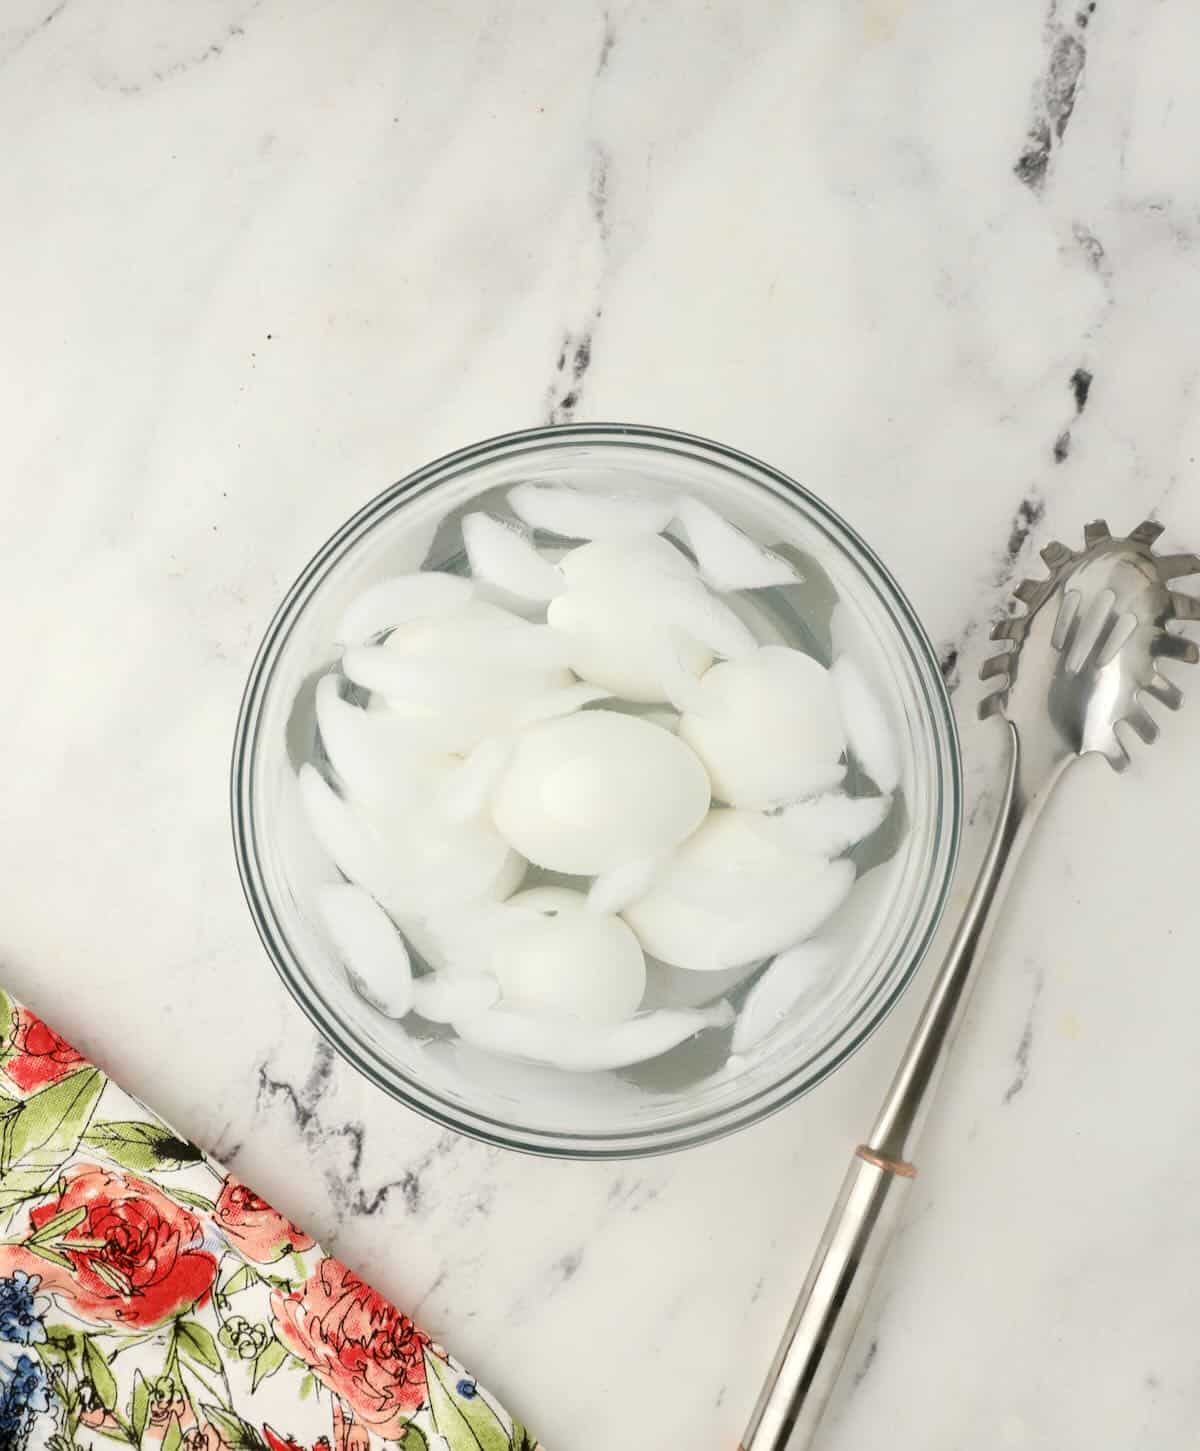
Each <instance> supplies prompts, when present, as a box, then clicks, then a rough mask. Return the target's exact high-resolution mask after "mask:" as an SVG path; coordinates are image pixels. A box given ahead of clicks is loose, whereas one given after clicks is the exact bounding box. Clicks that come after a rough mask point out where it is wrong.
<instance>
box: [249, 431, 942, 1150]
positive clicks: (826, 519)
mask: <svg viewBox="0 0 1200 1451" xmlns="http://www.w3.org/2000/svg"><path fill="white" fill-rule="evenodd" d="M622 441H624V442H634V443H638V442H640V443H641V444H642V445H646V446H663V445H666V446H668V447H670V448H671V449H672V450H673V451H683V452H685V453H687V454H688V455H689V456H690V457H696V456H697V455H698V454H699V455H701V456H702V455H715V456H716V457H715V459H714V458H711V457H710V458H709V459H708V460H707V461H709V462H716V463H718V464H719V463H721V462H725V463H726V464H730V465H735V466H737V467H738V468H739V469H742V470H751V471H753V472H756V473H759V474H762V475H765V476H766V477H767V478H768V479H769V480H771V481H772V482H773V483H774V484H776V485H777V486H779V487H780V488H781V490H782V491H783V493H784V494H785V495H787V494H790V495H792V496H796V497H798V500H799V502H800V503H801V504H802V506H803V507H804V508H805V509H807V510H808V511H809V513H810V514H811V515H813V516H815V518H816V522H818V523H819V524H820V525H821V526H822V527H823V528H824V529H825V531H826V532H827V534H829V535H830V537H831V540H832V542H833V543H834V544H836V545H837V546H838V547H839V548H840V549H842V551H843V552H844V553H845V554H847V556H848V558H849V562H850V563H851V564H853V565H854V566H855V567H856V568H858V569H859V570H860V572H862V573H864V574H865V575H866V576H867V582H868V583H870V584H871V585H872V587H874V588H875V589H876V591H877V593H881V594H882V595H883V596H884V597H885V600H886V602H887V604H888V605H890V607H891V610H892V613H893V615H894V616H896V617H897V618H898V621H899V622H901V623H902V626H903V628H899V627H898V633H900V635H901V637H902V638H905V636H907V638H906V643H907V645H908V647H909V650H910V653H911V654H912V656H913V657H914V661H915V663H916V664H917V665H918V667H919V668H918V675H919V678H920V680H921V683H922V684H923V686H924V687H925V691H926V695H927V704H928V707H929V708H930V713H931V715H932V716H934V717H935V719H937V720H939V721H940V725H941V727H942V729H941V730H940V731H938V732H937V733H936V734H937V741H936V742H935V744H936V746H937V752H938V756H939V765H940V766H941V769H940V770H938V771H935V773H934V774H935V776H936V795H937V801H936V805H937V820H938V825H937V834H936V838H935V841H936V844H937V853H938V858H939V860H940V862H941V863H942V870H941V874H940V877H941V879H940V881H939V882H938V884H937V886H936V890H935V893H934V895H933V897H932V899H931V900H930V902H929V903H928V908H927V913H926V920H925V922H924V925H923V926H921V924H920V923H919V922H918V923H917V924H916V926H917V927H920V930H919V931H918V932H917V935H916V939H915V940H914V941H908V940H905V941H903V942H902V943H901V944H900V945H899V946H898V947H896V948H895V949H894V951H893V953H892V956H893V959H894V960H895V959H903V960H902V961H901V962H900V965H899V966H896V965H893V966H892V967H891V968H890V970H889V971H888V972H887V973H885V975H884V976H883V980H882V981H881V982H880V983H879V984H878V985H877V987H876V988H875V989H874V991H873V993H872V994H871V995H870V997H868V999H867V1000H866V1002H865V1003H864V1005H863V1008H862V1010H861V1011H860V1013H859V1014H858V1015H856V1017H855V1018H853V1019H851V1020H850V1022H849V1023H848V1024H847V1025H846V1027H845V1028H843V1029H842V1032H841V1037H840V1039H839V1038H835V1039H834V1040H833V1042H832V1044H831V1045H827V1048H826V1049H825V1050H822V1053H821V1054H820V1055H819V1056H818V1058H817V1060H816V1066H815V1067H813V1066H812V1064H811V1063H808V1064H801V1065H799V1066H798V1067H797V1068H793V1069H792V1070H790V1071H789V1072H788V1073H786V1074H784V1075H782V1076H781V1077H779V1078H777V1079H774V1080H772V1081H771V1082H770V1083H769V1084H768V1086H766V1087H764V1088H761V1089H758V1090H756V1091H755V1092H754V1093H753V1094H750V1095H748V1096H747V1097H745V1098H744V1099H739V1100H738V1101H737V1102H736V1103H735V1104H733V1105H730V1106H726V1107H723V1108H720V1109H717V1110H714V1111H710V1112H709V1113H707V1114H704V1113H700V1114H698V1115H696V1116H694V1117H690V1118H685V1119H684V1120H682V1121H681V1122H679V1123H676V1124H673V1125H670V1126H665V1127H664V1126H663V1125H661V1124H660V1125H653V1126H650V1127H647V1128H646V1129H633V1130H625V1131H618V1132H615V1133H604V1132H596V1131H587V1132H582V1133H572V1132H567V1131H562V1130H545V1129H529V1128H527V1127H524V1126H520V1127H518V1126H514V1125H513V1124H511V1123H507V1122H505V1121H503V1120H501V1119H497V1118H494V1117H492V1116H490V1115H488V1114H487V1113H484V1112H480V1111H478V1110H475V1109H472V1108H465V1107H460V1106H458V1105H454V1104H450V1103H448V1102H447V1101H446V1100H444V1099H442V1098H441V1097H440V1096H439V1095H438V1094H437V1093H435V1092H432V1091H430V1090H426V1089H424V1088H423V1086H421V1085H419V1084H415V1083H413V1082H412V1080H411V1079H410V1078H409V1077H408V1076H407V1075H405V1074H399V1073H398V1071H396V1070H393V1073H392V1074H389V1073H386V1072H384V1071H383V1070H382V1068H381V1064H380V1063H379V1062H376V1061H375V1060H376V1059H377V1058H379V1057H380V1055H378V1054H376V1053H374V1051H373V1050H372V1049H370V1048H368V1047H367V1045H365V1044H363V1043H362V1041H361V1040H360V1039H359V1038H358V1037H357V1036H356V1035H355V1034H353V1033H352V1032H351V1031H349V1030H348V1029H347V1028H346V1025H345V1024H344V1023H343V1022H342V1021H341V1019H340V1018H338V1016H337V1015H336V1014H335V1013H333V1012H332V1011H330V1010H328V1008H327V1006H326V1005H325V1004H324V1003H323V1001H322V1000H321V999H320V998H319V997H318V996H317V995H316V994H315V993H313V992H312V991H310V990H307V989H306V983H307V981H308V979H307V977H306V974H305V972H304V970H303V966H302V964H301V963H300V962H299V961H298V959H297V957H296V955H295V954H293V952H292V951H291V946H290V943H289V942H288V939H287V936H286V933H284V932H283V930H282V925H281V924H279V922H278V919H277V917H276V914H275V909H274V905H273V903H272V901H271V899H270V895H269V893H268V891H267V888H266V886H265V884H264V881H263V878H262V873H261V870H260V867H259V859H258V853H257V847H256V843H255V833H254V817H253V812H252V806H251V803H252V800H253V789H254V768H255V762H256V756H257V752H256V749H255V748H256V744H257V740H258V727H259V723H260V717H261V714H262V709H263V706H264V702H265V700H266V698H267V693H268V690H269V687H270V684H271V679H272V676H273V673H274V669H275V667H276V665H277V663H278V657H279V653H280V650H281V648H282V645H283V643H284V642H285V641H286V639H287V637H288V635H289V634H290V631H291V628H292V626H293V624H294V623H295V621H296V620H297V619H298V618H299V616H300V614H301V613H302V611H303V609H304V608H305V606H306V605H307V603H308V602H309V600H310V599H311V598H312V596H313V595H314V593H315V592H316V590H317V588H318V587H319V585H320V583H321V581H322V579H323V577H324V576H325V574H327V573H328V571H329V570H330V569H331V568H332V567H333V565H334V564H335V563H336V562H337V561H338V560H340V559H341V558H342V557H343V556H344V555H345V553H346V552H347V551H348V550H349V549H350V548H352V547H353V545H354V544H355V543H356V542H357V541H358V540H359V539H360V538H362V537H363V536H365V535H366V534H368V533H369V532H370V531H371V529H372V528H373V527H374V526H375V524H376V523H377V522H378V521H379V520H380V519H382V518H386V517H389V516H390V515H391V513H392V511H393V509H395V508H396V507H399V506H400V505H401V504H402V503H403V501H404V500H405V498H406V497H407V496H409V495H410V494H413V493H414V492H416V491H417V490H418V489H420V488H421V486H422V485H430V486H432V484H434V483H437V482H441V481H442V480H443V479H444V478H453V477H456V476H458V475H460V474H462V473H463V472H464V471H465V470H467V469H469V468H470V467H471V465H473V464H479V463H482V462H484V461H491V460H492V459H495V458H498V457H505V456H509V455H513V454H519V453H521V452H526V451H531V452H540V451H544V450H547V449H550V448H554V447H557V446H562V445H569V444H575V445H578V444H579V443H581V442H594V443H597V444H604V443H613V442H622ZM847 546H848V547H847ZM854 551H858V554H859V555H860V556H861V557H859V558H855V555H854ZM864 565H865V566H866V567H865V568H864ZM872 571H873V572H874V576H875V577H874V578H871V577H870V576H871V573H872ZM920 667H924V668H920ZM962 802H963V784H962V759H961V746H960V740H959V734H958V727H957V722H956V720H955V715H954V710H953V707H952V706H951V703H950V697H949V693H948V691H947V689H946V684H945V680H944V678H943V676H942V672H941V667H940V665H939V663H938V657H937V653H936V651H935V649H934V647H933V644H932V642H931V640H930V639H929V636H928V634H927V632H926V630H925V628H924V626H923V625H922V623H921V621H920V619H919V617H918V615H917V613H916V611H915V609H914V608H913V606H912V604H911V602H910V601H909V599H908V596H907V595H906V594H905V592H904V590H903V589H902V588H901V587H900V585H899V583H898V581H897V580H896V578H895V577H894V575H893V574H892V573H891V571H890V570H889V569H888V568H887V566H886V565H885V564H884V563H883V561H882V560H881V559H880V558H879V556H878V554H876V552H875V550H874V549H872V547H871V546H870V545H869V544H868V543H867V542H866V540H865V539H863V537H862V536H861V535H860V534H859V533H858V531H857V530H856V529H855V528H854V527H853V526H852V525H851V524H849V523H848V522H847V521H846V520H845V519H843V518H842V517H841V515H840V514H838V513H837V511H836V510H835V509H833V508H832V507H831V506H830V505H829V504H827V503H826V502H825V501H824V500H823V499H821V498H820V497H819V496H818V495H816V494H814V493H812V492H811V491H810V490H809V489H807V488H805V487H804V486H803V485H802V484H799V483H797V481H796V480H795V479H793V478H791V477H790V476H789V475H787V474H785V473H783V472H782V471H781V470H779V469H776V468H774V467H773V466H772V465H770V464H768V463H765V462H763V461H762V460H761V459H758V458H756V457H754V456H753V455H751V454H747V453H744V452H742V451H741V450H739V449H735V448H731V447H729V446H728V445H726V444H722V443H718V442H715V441H714V440H712V439H708V438H705V437H702V436H701V435H698V434H692V433H686V432H681V431H679V430H675V429H671V428H664V427H658V426H655V425H650V424H633V423H568V424H548V425H544V426H539V427H535V428H527V429H519V430H515V431H513V432H510V433H504V434H498V435H496V436H494V437H492V438H488V439H484V440H481V441H480V442H477V443H473V444H468V445H467V446H465V447H464V448H460V449H456V450H454V451H452V452H450V453H447V454H443V455H441V456H440V457H439V458H436V459H433V460H432V461H431V462H429V463H427V464H425V465H423V466H422V467H420V468H418V469H415V470H414V471H412V472H411V473H409V474H406V475H405V476H404V477H403V478H401V479H399V480H398V481H397V482H395V483H393V484H391V485H390V486H389V487H387V488H385V489H383V490H382V491H381V492H380V493H379V494H377V495H375V496H374V497H373V498H371V499H369V500H368V501H367V502H366V503H365V504H363V505H362V506H361V507H360V508H359V509H357V510H355V512H354V513H353V514H352V515H351V516H350V517H349V518H348V519H347V520H346V521H345V522H344V523H343V524H342V525H341V526H340V527H339V528H338V529H336V530H335V531H334V533H333V534H331V535H330V536H329V538H328V539H326V541H325V542H324V543H323V544H322V545H321V546H320V548H319V549H318V550H317V551H316V552H315V553H314V554H313V555H312V557H311V558H310V559H309V560H308V562H307V563H306V564H305V566H304V567H303V569H301V571H300V573H299V574H298V575H297V576H296V578H295V580H294V581H293V583H292V584H291V586H290V587H289V588H288V590H287V592H286V593H285V595H284V597H283V599H282V600H281V602H280V603H279V605H278V607H277V608H276V610H275V612H274V614H273V615H272V617H271V620H270V622H269V624H268V626H267V628H266V631H265V632H264V635H263V638H262V641H261V642H260V644H259V647H258V649H257V651H256V652H255V656H254V659H253V662H252V664H251V666H250V671H249V674H248V676H247V680H246V685H245V688H244V691H243V694H242V699H241V704H240V707H239V710H238V716H237V724H236V727H235V732H234V741H233V751H232V758H231V762H230V813H231V827H232V836H233V846H234V855H235V858H236V862H237V869H238V876H239V879H240V881H241V885H242V891H243V894H244V896H245V899H246V904H247V907H248V909H249V911H250V915H251V919H252V920H253V922H254V926H255V929H256V931H257V932H258V936H259V939H260V940H261V942H262V944H263V947H264V948H265V950H266V952H267V955H268V957H269V958H270V959H271V962H272V964H273V965H274V967H275V970H276V972H277V973H278V974H279V976H280V978H281V979H282V981H283V984H284V986H285V987H286V988H287V990H288V992H289V993H290V995H291V996H292V998H293V999H294V1000H295V1002H296V1003H297V1005H298V1006H299V1007H300V1009H301V1011H302V1012H303V1013H304V1014H305V1016H306V1017H307V1018H308V1019H309V1021H310V1022H311V1023H312V1025H313V1026H314V1027H315V1028H316V1029H317V1031H318V1033H320V1034H321V1036H322V1037H323V1038H324V1039H325V1041H326V1042H328V1043H329V1044H330V1045H331V1046H332V1047H333V1048H334V1049H335V1050H336V1051H337V1052H338V1053H339V1054H340V1055H341V1057H343V1058H344V1059H345V1060H346V1061H347V1062H348V1063H349V1064H350V1065H351V1066H352V1067H354V1068H355V1069H357V1071H358V1072H359V1073H361V1074H362V1075H363V1076H364V1077H365V1078H367V1079H368V1081H370V1082H371V1083H373V1084H374V1085H375V1086H376V1087H378V1088H380V1089H382V1090H383V1092H384V1093H386V1094H387V1095H388V1096H389V1097H390V1098H393V1099H395V1100H397V1101H398V1102H400V1103H403V1104H404V1105H405V1106H406V1107H408V1108H411V1109H415V1110H416V1111H417V1112H418V1113H421V1114H422V1115H424V1116H425V1117H426V1118H429V1119H431V1120H432V1121H434V1122H435V1123H437V1124H439V1125H440V1126H442V1127H444V1128H449V1129H452V1130H454V1131H456V1132H458V1133H463V1134H466V1135H468V1136H469V1137H472V1138H475V1139H479V1140H481V1141H483V1142H485V1143H488V1144H493V1145H496V1146H498V1147H501V1148H507V1149H515V1150H518V1151H522V1152H527V1153H532V1154H536V1155H538V1156H541V1157H550V1158H567V1159H581V1160H604V1159H636V1158H644V1157H649V1156H652V1155H657V1154H662V1153H668V1152H673V1151H678V1150H681V1149H684V1148H689V1147H694V1146H696V1145H699V1144H703V1143H708V1142H712V1141H714V1140H716V1139H718V1138H722V1137H724V1136H725V1135H726V1134H730V1133H733V1132H735V1131H737V1130H738V1129H742V1128H746V1127H749V1126H750V1125H752V1124H755V1123H758V1122H760V1121H762V1120H764V1119H766V1118H768V1117H770V1116H771V1115H772V1114H774V1113H777V1112H779V1111H780V1110H781V1109H783V1108H785V1107H786V1106H787V1105H789V1104H791V1103H793V1102H795V1101H796V1100H797V1099H798V1098H801V1097H803V1096H804V1095H805V1094H806V1093H808V1092H810V1091H811V1090H812V1089H814V1088H816V1087H817V1086H818V1085H819V1084H821V1083H823V1082H824V1081H825V1079H827V1078H828V1077H829V1076H830V1074H832V1073H834V1072H835V1071H836V1070H837V1069H838V1068H840V1067H841V1066H842V1065H843V1064H844V1063H846V1062H847V1061H848V1060H849V1059H850V1058H851V1057H852V1056H853V1055H854V1054H855V1053H856V1052H857V1051H858V1050H859V1049H860V1048H861V1047H862V1046H863V1044H865V1043H866V1042H867V1040H868V1039H869V1038H870V1037H871V1036H872V1035H873V1034H874V1033H875V1031H876V1030H877V1029H878V1027H879V1025H880V1024H881V1023H882V1022H883V1020H884V1019H885V1018H886V1017H887V1016H888V1014H889V1013H890V1012H891V1011H892V1009H893V1008H894V1007H895V1006H896V1004H897V1003H898V1002H899V1000H900V998H901V997H902V996H903V995H904V992H905V991H906V989H907V988H908V986H909V984H910V983H911V982H912V980H913V978H914V976H915V975H916V972H917V970H918V968H919V967H920V965H921V963H922V961H923V960H924V957H925V954H926V952H927V951H928V949H929V946H930V943H931V942H932V940H933V938H934V936H935V934H936V932H937V929H938V927H939V925H940V923H941V920H942V917H943V915H944V913H945V909H946V905H947V903H948V901H949V897H950V892H951V888H952V885H953V881H954V875H955V867H956V865H957V860H958V853H959V847H960V843H961V836H962V828H963V819H962V816H963V812H962ZM913 930H914V929H912V928H910V929H909V935H910V936H911V934H912V932H913ZM393 1075H394V1076H393ZM397 1077H398V1078H399V1079H400V1080H401V1082H402V1084H403V1085H404V1086H403V1087H402V1086H401V1085H400V1083H398V1082H397V1081H396V1078H397Z"/></svg>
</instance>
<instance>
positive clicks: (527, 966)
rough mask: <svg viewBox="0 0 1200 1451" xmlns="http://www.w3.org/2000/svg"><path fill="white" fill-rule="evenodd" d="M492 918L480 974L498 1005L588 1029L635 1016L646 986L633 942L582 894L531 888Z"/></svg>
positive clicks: (620, 924) (630, 935)
mask: <svg viewBox="0 0 1200 1451" xmlns="http://www.w3.org/2000/svg"><path fill="white" fill-rule="evenodd" d="M500 918H503V919H504V920H503V922H502V923H501V922H500V920H499V919H500ZM495 920H497V922H498V924H499V925H498V926H497V930H496V933H495V938H494V942H493V946H492V951H491V954H490V957H489V960H488V968H489V971H490V972H491V973H492V974H493V975H494V976H495V977H496V978H497V979H498V981H499V983H500V986H501V989H502V991H503V994H504V1002H505V1004H506V1005H508V1006H511V1007H513V1008H516V1009H517V1010H519V1011H521V1012H527V1013H531V1014H533V1015H535V1016H538V1017H546V1018H567V1019H571V1020H575V1021H579V1022H588V1023H619V1022H622V1021H624V1019H626V1018H631V1017H633V1015H634V1013H636V1012H637V1010H638V1005H639V1004H640V1003H641V1001H642V993H643V992H644V990H645V987H646V965H645V961H644V959H643V957H642V949H641V947H640V946H639V945H638V940H637V938H636V937H635V936H634V935H633V933H632V932H631V931H630V929H629V928H628V927H627V926H626V925H625V923H624V922H622V921H621V919H620V918H619V917H613V916H608V915H604V914H601V913H598V912H591V911H589V910H588V909H587V898H586V897H585V896H584V894H583V893H582V892H572V891H569V890H568V889H567V888H565V887H535V888H533V889H532V890H531V891H528V892H521V893H520V894H519V895H518V896H516V897H513V898H512V900H511V901H510V902H509V903H508V904H507V906H506V907H504V908H503V909H502V911H501V912H500V913H497V914H495Z"/></svg>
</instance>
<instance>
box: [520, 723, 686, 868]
mask: <svg viewBox="0 0 1200 1451" xmlns="http://www.w3.org/2000/svg"><path fill="white" fill-rule="evenodd" d="M708 803H709V786H708V777H707V776H706V775H705V773H704V768H703V766H701V764H700V762H699V760H698V759H697V758H696V755H695V753H694V752H693V751H692V750H690V749H689V748H688V747H687V746H686V745H684V743H683V742H682V741H680V740H679V739H678V737H676V736H673V735H671V734H670V732H668V731H664V730H662V729H660V728H659V727H658V726H654V725H650V724H648V723H647V722H646V721H642V720H638V719H637V718H636V717H634V716H628V715H622V714H620V713H619V712H617V711H611V710H587V711H582V712H580V713H579V714H576V715H569V716H563V717H561V718H560V719H557V720H549V721H543V722H541V723H540V724H538V725H534V726H531V727H529V728H528V729H527V730H526V731H524V732H523V733H522V734H521V736H520V738H519V740H518V743H517V749H516V752H515V753H514V756H513V759H512V762H511V764H510V765H509V767H508V770H507V771H506V772H505V774H504V777H503V778H502V780H501V782H500V785H499V787H498V788H497V791H496V797H495V806H494V808H493V814H494V819H495V821H496V825H497V826H498V827H499V829H500V831H501V833H502V834H503V835H504V836H505V837H506V838H507V839H508V841H510V842H511V843H512V845H513V846H514V847H515V848H516V849H517V851H519V852H520V853H521V855H522V856H525V857H528V858H529V860H530V861H532V862H536V863H537V865H538V866H541V867H545V868H547V869H548V870H551V871H558V872H567V873H571V874H582V875H585V876H591V875H594V874H598V873H602V872H608V871H611V870H612V869H613V868H614V867H618V866H622V865H624V864H625V863H627V862H630V861H635V860H637V859H639V858H643V857H648V856H653V855H655V854H656V853H658V852H662V851H667V850H669V849H670V848H671V847H673V846H675V845H676V844H677V843H678V842H681V841H682V840H683V839H684V838H685V837H686V836H688V835H689V834H690V833H691V832H692V831H694V830H695V828H696V827H697V826H698V825H699V824H700V822H701V821H702V820H703V819H704V814H705V812H706V811H707V809H708Z"/></svg>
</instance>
